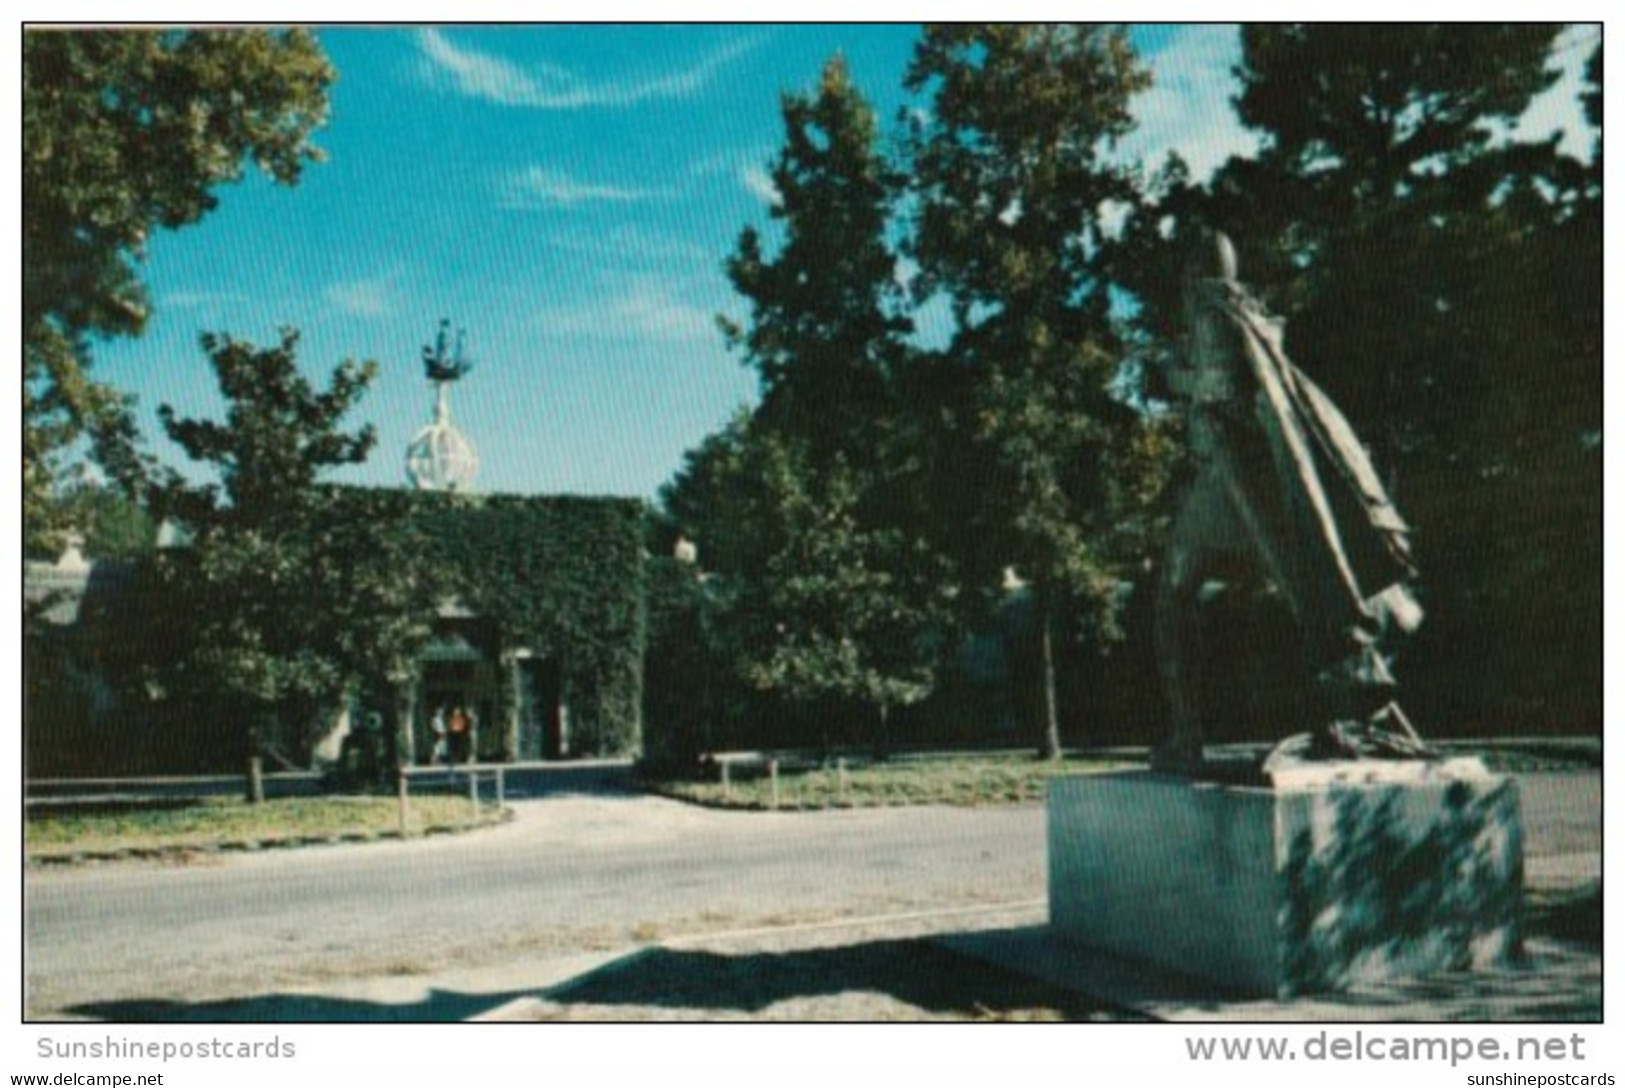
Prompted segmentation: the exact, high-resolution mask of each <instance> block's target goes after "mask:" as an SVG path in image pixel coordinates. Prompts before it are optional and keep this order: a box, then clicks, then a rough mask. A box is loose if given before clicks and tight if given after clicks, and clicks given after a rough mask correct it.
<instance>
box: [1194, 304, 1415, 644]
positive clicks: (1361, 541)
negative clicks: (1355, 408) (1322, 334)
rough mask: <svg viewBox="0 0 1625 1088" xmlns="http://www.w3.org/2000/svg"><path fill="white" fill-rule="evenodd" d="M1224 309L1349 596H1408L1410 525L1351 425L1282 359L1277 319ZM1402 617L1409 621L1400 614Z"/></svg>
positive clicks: (1241, 308)
mask: <svg viewBox="0 0 1625 1088" xmlns="http://www.w3.org/2000/svg"><path fill="white" fill-rule="evenodd" d="M1225 309H1226V311H1227V313H1228V314H1229V316H1230V318H1231V320H1233V321H1234V322H1235V323H1236V325H1237V326H1238V327H1239V328H1240V329H1241V330H1242V332H1243V334H1244V335H1243V336H1242V341H1243V343H1244V344H1245V349H1246V354H1247V363H1248V367H1249V369H1250V371H1251V373H1252V376H1253V378H1254V380H1255V381H1256V382H1257V383H1258V388H1259V390H1260V392H1261V393H1262V395H1263V402H1264V405H1265V406H1267V409H1268V411H1269V412H1270V414H1271V415H1273V417H1274V419H1275V421H1276V423H1277V424H1278V426H1277V427H1276V428H1271V430H1272V431H1273V432H1274V433H1272V435H1271V441H1272V442H1277V443H1281V444H1283V445H1284V447H1285V448H1284V450H1283V451H1281V452H1282V453H1284V455H1285V456H1284V457H1283V458H1282V462H1283V463H1284V464H1289V465H1290V466H1291V467H1292V472H1293V474H1294V475H1295V477H1296V480H1295V482H1296V483H1297V485H1298V487H1299V489H1300V494H1301V497H1302V498H1303V500H1304V503H1305V505H1306V506H1307V507H1308V509H1309V510H1310V511H1312V513H1313V515H1314V517H1315V518H1316V520H1317V521H1318V522H1319V528H1320V532H1321V535H1322V536H1323V538H1324V539H1325V541H1326V544H1327V546H1328V547H1329V548H1330V549H1331V551H1332V553H1333V557H1334V559H1335V561H1336V564H1337V568H1338V571H1339V573H1340V574H1341V576H1342V577H1343V579H1344V581H1345V583H1346V584H1347V588H1348V590H1349V592H1350V594H1351V595H1352V596H1353V598H1354V599H1355V600H1357V601H1361V602H1372V601H1374V600H1375V599H1376V598H1378V597H1380V596H1382V595H1383V594H1385V593H1388V594H1389V595H1390V597H1392V596H1393V594H1395V593H1402V594H1403V596H1404V597H1405V598H1406V600H1409V594H1408V592H1405V591H1404V590H1403V587H1404V586H1405V585H1406V584H1407V583H1408V582H1409V581H1410V580H1412V579H1413V578H1414V577H1415V574H1416V568H1415V565H1414V564H1413V562H1412V560H1411V549H1410V528H1409V527H1408V526H1407V525H1406V524H1405V521H1404V519H1403V518H1401V517H1400V516H1399V511H1398V509H1396V508H1395V506H1394V503H1393V501H1392V500H1391V499H1390V498H1389V497H1388V492H1387V490H1386V489H1385V488H1384V487H1383V486H1382V481H1381V479H1380V478H1379V477H1378V476H1377V472H1376V469H1374V468H1373V467H1372V464H1371V458H1370V455H1369V454H1367V453H1366V450H1365V447H1364V446H1363V445H1362V444H1361V443H1360V439H1359V437H1358V436H1357V435H1356V434H1355V433H1354V428H1353V427H1351V426H1350V425H1349V421H1348V420H1347V419H1346V418H1345V417H1344V415H1343V413H1342V412H1341V411H1339V410H1338V408H1337V405H1335V404H1333V403H1332V399H1331V398H1330V397H1329V396H1327V395H1326V393H1325V392H1324V391H1322V390H1321V388H1320V387H1319V386H1317V385H1316V384H1315V383H1314V382H1313V381H1311V380H1310V379H1309V377H1308V375H1306V374H1304V373H1303V371H1301V370H1299V369H1298V368H1297V367H1296V366H1294V365H1293V364H1292V361H1291V360H1290V359H1288V358H1287V356H1286V352H1285V351H1284V350H1283V349H1282V347H1281V327H1280V325H1279V324H1278V323H1277V322H1275V321H1273V320H1271V319H1270V318H1269V317H1268V316H1266V315H1265V314H1264V313H1262V312H1261V311H1260V310H1259V309H1258V308H1257V306H1256V304H1253V303H1251V301H1250V300H1248V299H1246V298H1245V296H1242V297H1240V298H1236V297H1232V298H1230V299H1228V300H1227V301H1226V303H1225ZM1393 587H1401V588H1400V589H1398V590H1396V589H1394V588H1393ZM1410 607H1411V608H1414V607H1415V606H1414V602H1411V604H1410ZM1419 619H1420V610H1419V609H1417V610H1416V620H1419ZM1400 622H1401V623H1402V624H1403V625H1405V626H1410V625H1411V624H1410V623H1407V622H1406V620H1405V619H1404V618H1403V617H1401V618H1400Z"/></svg>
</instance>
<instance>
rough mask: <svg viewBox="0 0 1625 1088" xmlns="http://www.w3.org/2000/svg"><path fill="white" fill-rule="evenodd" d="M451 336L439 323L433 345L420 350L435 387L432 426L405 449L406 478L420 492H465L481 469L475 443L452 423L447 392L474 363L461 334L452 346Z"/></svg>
mask: <svg viewBox="0 0 1625 1088" xmlns="http://www.w3.org/2000/svg"><path fill="white" fill-rule="evenodd" d="M450 333H451V322H450V321H447V320H442V321H441V322H440V332H439V334H438V335H437V336H436V337H435V342H434V344H433V345H432V346H425V347H424V349H423V368H424V372H425V373H426V374H427V376H428V378H429V380H430V381H431V382H433V383H434V386H435V402H434V422H433V423H431V424H429V425H428V426H427V427H425V428H423V430H421V431H419V432H418V433H417V435H416V436H415V437H414V438H413V439H412V441H411V443H410V444H409V445H407V447H406V476H407V478H408V479H409V480H411V481H412V486H413V487H416V488H417V489H418V490H420V491H467V490H469V488H470V487H471V486H472V485H473V483H474V474H475V473H476V472H478V471H479V468H480V457H479V454H477V453H475V452H474V443H473V442H470V441H469V439H468V436H467V435H465V434H464V433H463V432H462V431H459V430H458V429H457V428H456V427H454V426H452V422H451V408H450V407H449V406H448V401H447V390H448V389H449V388H450V386H451V383H453V382H455V381H457V380H458V379H459V378H461V377H462V376H463V375H464V374H467V373H468V372H469V371H470V370H472V369H474V362H473V360H471V359H469V358H467V357H466V356H465V355H464V354H463V331H462V330H461V329H459V330H458V331H457V341H456V344H455V345H453V344H452V343H451V335H450Z"/></svg>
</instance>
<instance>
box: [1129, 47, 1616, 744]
mask: <svg viewBox="0 0 1625 1088" xmlns="http://www.w3.org/2000/svg"><path fill="white" fill-rule="evenodd" d="M1556 33H1557V28H1556V27H1554V26H1548V25H1531V24H1519V25H1516V26H1500V25H1497V26H1481V27H1461V26H1433V25H1406V26H1392V27H1341V26H1339V27H1331V26H1302V25H1285V26H1283V25H1270V26H1261V27H1248V28H1246V29H1245V30H1244V32H1243V36H1242V45H1243V60H1242V65H1241V67H1240V70H1239V76H1240V79H1241V92H1240V94H1239V96H1238V98H1237V100H1236V104H1237V108H1238V110H1239V112H1240V115H1241V118H1242V120H1243V121H1244V123H1246V124H1247V125H1249V126H1250V127H1252V128H1253V129H1254V130H1255V131H1257V132H1258V133H1259V134H1260V136H1261V137H1262V141H1263V142H1262V149H1261V151H1260V153H1259V155H1258V157H1257V158H1256V159H1234V160H1231V161H1230V162H1228V163H1226V164H1225V165H1224V166H1223V167H1222V168H1221V170H1220V171H1219V172H1218V174H1217V175H1216V176H1215V177H1214V178H1213V179H1212V181H1211V182H1210V183H1209V184H1208V185H1207V186H1197V185H1193V184H1191V183H1190V182H1189V179H1188V178H1186V177H1183V176H1181V175H1179V174H1177V172H1176V173H1173V174H1170V175H1168V176H1166V177H1165V178H1164V179H1162V181H1163V182H1164V184H1163V185H1162V186H1161V187H1160V189H1159V191H1158V192H1157V195H1156V200H1155V201H1153V202H1151V203H1150V204H1149V205H1148V206H1146V207H1144V208H1142V209H1140V210H1138V212H1137V214H1136V216H1134V217H1131V222H1130V225H1129V228H1128V230H1127V232H1126V233H1127V235H1128V236H1129V238H1130V239H1131V240H1132V244H1131V245H1130V246H1128V247H1127V252H1126V253H1125V255H1124V256H1123V259H1122V262H1121V264H1120V266H1119V268H1118V272H1119V278H1120V279H1123V280H1125V281H1128V282H1129V285H1130V287H1131V288H1132V290H1133V291H1134V292H1135V294H1136V296H1137V297H1138V299H1139V301H1140V302H1141V303H1142V308H1141V310H1140V312H1139V315H1138V318H1139V321H1140V323H1141V325H1142V327H1143V329H1144V332H1145V335H1146V336H1148V337H1149V338H1151V339H1153V340H1156V341H1160V343H1161V344H1162V345H1165V346H1171V345H1175V344H1177V342H1178V337H1180V336H1181V335H1182V332H1183V329H1182V325H1183V320H1182V317H1181V315H1180V312H1179V294H1178V292H1179V268H1180V266H1181V264H1182V263H1183V260H1184V259H1185V256H1186V252H1185V251H1186V249H1187V246H1186V245H1185V241H1184V239H1185V238H1186V237H1187V236H1188V234H1189V232H1190V229H1191V228H1193V227H1197V228H1199V227H1203V226H1210V227H1217V228H1221V229H1224V230H1226V231H1228V232H1230V233H1231V234H1232V235H1233V236H1234V237H1235V239H1236V241H1237V242H1238V245H1239V246H1240V249H1241V254H1242V261H1241V266H1242V267H1241V273H1242V278H1243V279H1244V280H1245V281H1247V282H1248V283H1249V284H1251V285H1254V286H1256V287H1258V288H1259V289H1260V290H1261V291H1262V293H1263V294H1264V295H1265V296H1266V297H1267V298H1268V300H1269V301H1270V304H1271V306H1272V308H1274V309H1275V310H1277V311H1278V312H1280V313H1281V314H1282V315H1283V316H1284V317H1285V318H1286V322H1287V324H1286V335H1287V349H1288V351H1289V353H1290V354H1291V355H1292V357H1293V358H1294V360H1295V361H1297V362H1299V363H1300V364H1301V365H1303V367H1304V369H1305V370H1307V371H1308V372H1309V373H1311V374H1312V375H1313V376H1314V377H1315V379H1316V380H1317V381H1319V382H1322V383H1323V384H1324V385H1325V386H1326V388H1327V389H1328V390H1329V391H1330V392H1331V393H1332V394H1333V396H1334V397H1335V398H1336V399H1337V401H1338V403H1339V404H1340V405H1341V406H1342V407H1343V408H1344V409H1345V410H1346V411H1347V412H1348V414H1349V415H1350V417H1351V419H1352V420H1353V422H1354V424H1355V427H1356V429H1357V431H1358V432H1359V433H1360V434H1361V436H1362V437H1363V438H1365V439H1366V440H1367V441H1369V442H1370V443H1371V444H1372V445H1373V447H1374V448H1373V454H1374V456H1375V459H1376V460H1377V462H1378V465H1379V468H1380V469H1381V470H1382V471H1383V473H1384V474H1385V476H1387V478H1388V481H1389V483H1390V485H1391V488H1392V490H1394V492H1395V494H1396V495H1397V498H1398V500H1399V504H1400V506H1401V508H1402V509H1403V511H1404V512H1405V515H1406V517H1407V520H1409V521H1410V522H1411V523H1412V524H1413V525H1414V526H1415V527H1416V544H1417V555H1418V564H1419V566H1420V568H1421V571H1422V578H1423V584H1422V589H1423V591H1424V592H1425V593H1426V594H1427V603H1428V608H1429V613H1430V618H1429V621H1428V623H1427V624H1426V625H1425V626H1424V627H1423V628H1422V631H1421V632H1420V637H1419V638H1418V640H1417V641H1416V644H1415V645H1414V646H1413V647H1411V649H1410V650H1409V651H1408V657H1409V660H1408V661H1407V662H1406V665H1405V674H1406V676H1407V678H1414V679H1415V680H1416V681H1417V683H1416V684H1415V685H1411V684H1409V683H1408V685H1407V686H1408V687H1410V688H1411V689H1412V690H1417V691H1419V694H1420V695H1421V698H1420V699H1419V701H1418V702H1417V703H1416V704H1414V705H1417V706H1419V707H1421V708H1422V709H1423V711H1424V716H1425V717H1426V718H1427V719H1428V722H1429V724H1430V726H1433V727H1441V726H1440V724H1436V723H1446V722H1450V721H1460V722H1463V723H1471V724H1470V725H1466V726H1464V727H1466V728H1480V729H1482V728H1494V727H1496V725H1499V723H1498V722H1497V723H1496V725H1490V724H1489V720H1493V718H1492V716H1495V715H1500V714H1503V713H1505V712H1506V710H1507V708H1510V707H1519V708H1521V709H1519V710H1518V711H1516V713H1517V714H1518V716H1519V717H1520V719H1524V720H1520V721H1519V723H1518V725H1517V726H1514V727H1515V728H1528V723H1527V719H1528V718H1530V717H1533V716H1535V715H1541V716H1548V717H1549V718H1550V719H1551V720H1559V719H1561V718H1563V717H1565V716H1566V717H1569V718H1571V719H1573V718H1581V717H1588V716H1591V715H1596V716H1599V717H1600V704H1596V705H1595V709H1592V710H1586V709H1580V710H1578V711H1575V710H1574V709H1572V708H1574V707H1576V706H1582V705H1583V704H1584V703H1585V702H1587V701H1594V699H1595V696H1594V694H1592V693H1595V692H1596V691H1598V690H1600V689H1599V687H1598V685H1597V682H1596V674H1595V665H1594V663H1595V662H1596V661H1597V660H1598V655H1597V653H1596V651H1595V648H1594V647H1595V644H1596V638H1597V637H1598V635H1597V631H1596V627H1595V625H1594V624H1593V623H1592V622H1591V619H1590V617H1591V616H1592V615H1593V614H1594V609H1591V608H1589V607H1587V606H1586V605H1584V604H1582V603H1581V602H1583V601H1587V600H1595V596H1596V592H1597V584H1596V574H1595V572H1596V570H1597V569H1599V564H1600V556H1601V528H1600V526H1601V520H1600V502H1599V499H1600V468H1601V466H1600V457H1599V456H1596V453H1597V450H1596V444H1597V443H1598V442H1600V436H1601V426H1602V423H1601V397H1600V395H1599V394H1600V350H1601V340H1600V332H1601V325H1600V315H1601V309H1602V299H1601V279H1600V275H1599V272H1600V267H1601V249H1600V246H1601V230H1600V221H1599V220H1598V219H1597V218H1595V215H1594V213H1595V212H1596V210H1597V208H1598V204H1597V203H1596V197H1597V196H1599V195H1600V181H1601V175H1600V167H1599V166H1598V163H1600V155H1598V154H1596V153H1594V154H1593V156H1592V161H1591V162H1590V163H1580V162H1576V161H1574V160H1572V159H1568V158H1566V157H1565V156H1563V155H1561V154H1559V153H1558V151H1557V148H1556V146H1555V141H1553V140H1546V141H1541V142H1534V143H1529V142H1519V141H1517V140H1515V139H1513V138H1512V136H1511V135H1510V133H1511V131H1512V125H1513V122H1515V121H1516V120H1517V119H1518V118H1519V117H1520V115H1522V114H1523V113H1524V111H1525V109H1526V107H1527V106H1528V104H1529V102H1530V100H1531V98H1532V97H1533V96H1534V95H1535V94H1537V93H1539V92H1540V91H1542V90H1544V89H1545V88H1547V87H1548V86H1550V84H1551V81H1552V79H1553V78H1554V75H1555V69H1554V68H1553V67H1552V65H1551V63H1550V62H1551V60H1552V59H1553V54H1552V53H1551V49H1552V47H1553V44H1554V42H1555V41H1556V40H1557V39H1556ZM1576 44H1581V43H1576ZM1574 47H1575V46H1574V45H1569V46H1564V48H1574ZM1599 48H1600V47H1599ZM1587 71H1588V73H1589V74H1588V77H1587V83H1586V85H1585V87H1584V88H1583V90H1582V96H1581V98H1582V105H1583V106H1584V108H1585V111H1586V113H1587V116H1588V117H1589V119H1590V120H1591V123H1592V124H1593V126H1596V125H1597V123H1598V120H1599V117H1598V114H1597V112H1596V109H1597V108H1600V82H1599V80H1600V66H1599V65H1598V64H1597V63H1596V60H1595V55H1594V58H1593V62H1592V63H1591V64H1588V67H1587ZM1596 150H1597V151H1600V147H1599V148H1597V149H1596ZM1578 617H1585V618H1584V619H1581V618H1578ZM1511 630H1517V631H1520V632H1522V635H1521V636H1520V637H1519V638H1518V639H1516V640H1511V639H1508V638H1507V636H1506V632H1508V631H1511ZM1532 646H1534V647H1540V649H1539V650H1537V651H1536V653H1537V654H1539V655H1540V659H1539V660H1536V659H1535V658H1534V657H1532V656H1531V654H1530V652H1529V647H1532ZM1464 647H1470V648H1471V652H1464V650H1463V648H1464ZM1558 678H1562V679H1561V680H1559V679H1558ZM1579 693H1586V694H1584V695H1581V694H1579ZM1559 708H1561V709H1559ZM1509 724H1510V723H1509ZM1442 727H1444V728H1448V726H1447V725H1445V726H1442ZM1570 727H1572V725H1571V726H1570Z"/></svg>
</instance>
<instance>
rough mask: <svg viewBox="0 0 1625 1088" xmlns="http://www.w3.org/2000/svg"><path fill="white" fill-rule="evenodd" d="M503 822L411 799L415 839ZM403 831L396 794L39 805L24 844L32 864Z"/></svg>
mask: <svg viewBox="0 0 1625 1088" xmlns="http://www.w3.org/2000/svg"><path fill="white" fill-rule="evenodd" d="M501 819H502V813H501V812H500V811H499V810H497V809H496V808H494V807H493V806H491V805H489V804H486V805H484V806H482V807H481V810H480V815H479V817H478V818H476V817H475V816H474V814H473V813H472V812H471V811H470V807H469V803H468V800H467V798H463V797H436V796H414V797H413V798H412V803H411V819H410V824H409V826H410V828H411V832H412V833H413V834H436V833H440V832H446V831H460V830H465V829H467V828H471V827H479V826H484V825H487V824H492V823H496V822H499V821H500V820H501ZM398 833H399V825H398V813H397V809H396V802H395V799H394V798H393V797H294V798H285V799H281V800H274V801H267V802H266V803H265V804H263V805H250V804H247V803H245V802H243V801H241V800H238V799H236V798H225V797H204V798H196V799H188V800H186V801H185V802H183V803H151V802H127V803H123V804H95V805H76V806H61V807H58V806H47V805H40V806H35V807H32V808H30V809H29V811H28V819H27V821H26V822H25V824H24V830H23V841H24V846H25V852H26V856H27V857H28V859H29V860H56V859H62V858H71V857H75V856H85V857H96V856H106V855H116V854H123V853H137V854H149V853H170V852H184V851H190V850H220V849H226V850H230V849H260V848H274V847H281V846H297V845H304V844H309V843H325V842H347V841H348V842H363V841H367V840H370V839H376V838H383V837H388V836H394V835H396V834H398Z"/></svg>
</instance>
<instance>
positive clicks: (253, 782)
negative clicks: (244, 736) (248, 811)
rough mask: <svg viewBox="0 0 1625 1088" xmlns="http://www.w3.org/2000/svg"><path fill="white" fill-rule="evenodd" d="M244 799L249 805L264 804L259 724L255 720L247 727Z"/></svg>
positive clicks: (263, 772) (263, 771)
mask: <svg viewBox="0 0 1625 1088" xmlns="http://www.w3.org/2000/svg"><path fill="white" fill-rule="evenodd" d="M244 800H246V801H247V802H248V803H249V804H251V805H263V804H265V766H264V763H263V762H262V761H261V759H260V726H259V723H258V722H256V723H254V724H253V725H251V726H249V729H248V782H247V786H246V789H245V791H244Z"/></svg>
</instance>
